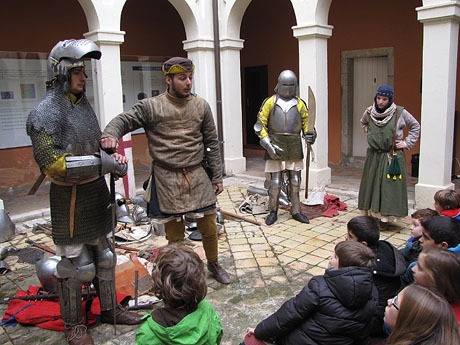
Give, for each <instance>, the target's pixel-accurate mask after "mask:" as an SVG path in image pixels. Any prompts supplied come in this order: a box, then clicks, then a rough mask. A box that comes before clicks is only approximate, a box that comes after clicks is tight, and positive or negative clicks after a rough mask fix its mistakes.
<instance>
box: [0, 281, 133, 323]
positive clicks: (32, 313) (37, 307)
mask: <svg viewBox="0 0 460 345" xmlns="http://www.w3.org/2000/svg"><path fill="white" fill-rule="evenodd" d="M40 289H41V287H38V286H29V289H28V290H27V291H18V292H17V293H16V296H17V297H19V296H30V295H37V294H38V293H39V290H40ZM126 298H128V299H129V298H130V296H128V295H123V294H117V301H118V303H121V302H126V301H125V300H126ZM87 303H89V301H88V300H84V301H83V303H82V310H83V317H84V318H85V317H86V312H85V310H86V306H87ZM26 306H27V307H26ZM24 307H26V308H24ZM21 308H24V309H23V310H21ZM19 310H21V311H19ZM18 311H19V312H18ZM16 312H18V313H17V314H16V315H15V316H14V318H15V319H16V321H17V322H19V323H20V324H24V325H35V326H37V327H40V328H45V329H50V330H53V331H64V322H62V319H61V310H60V306H59V301H45V300H41V301H24V300H19V299H12V300H10V302H9V303H8V308H7V309H6V311H5V314H4V315H3V319H2V321H6V320H8V319H9V318H10V317H12V316H13V315H14V313H16ZM100 314H101V308H100V304H99V298H98V297H96V298H94V299H93V301H92V304H91V309H90V311H89V312H88V322H87V320H86V319H85V320H83V323H85V324H86V323H88V325H94V324H95V323H96V321H97V317H96V316H97V315H100Z"/></svg>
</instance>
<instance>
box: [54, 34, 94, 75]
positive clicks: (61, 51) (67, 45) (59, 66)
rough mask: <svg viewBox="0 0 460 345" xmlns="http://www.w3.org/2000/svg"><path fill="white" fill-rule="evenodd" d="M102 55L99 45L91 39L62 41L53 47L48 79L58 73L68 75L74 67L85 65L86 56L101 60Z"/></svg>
mask: <svg viewBox="0 0 460 345" xmlns="http://www.w3.org/2000/svg"><path fill="white" fill-rule="evenodd" d="M101 55H102V53H101V51H100V49H99V47H98V46H97V45H96V43H94V42H93V41H91V40H87V39H81V40H74V39H71V40H64V41H60V42H58V43H57V44H56V45H55V46H54V48H53V49H51V52H50V55H49V57H48V81H50V80H52V79H53V78H55V77H57V76H58V75H64V76H67V73H68V72H69V71H70V70H71V69H72V68H75V67H83V66H85V62H84V59H85V58H91V59H97V60H99V59H100V58H101Z"/></svg>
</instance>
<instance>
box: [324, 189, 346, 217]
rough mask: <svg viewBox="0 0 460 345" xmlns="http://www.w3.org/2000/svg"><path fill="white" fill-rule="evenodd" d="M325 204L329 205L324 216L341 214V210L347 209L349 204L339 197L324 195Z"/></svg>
mask: <svg viewBox="0 0 460 345" xmlns="http://www.w3.org/2000/svg"><path fill="white" fill-rule="evenodd" d="M324 205H327V206H328V207H327V210H326V212H324V213H323V214H322V216H324V217H330V218H332V217H335V216H338V215H339V211H346V210H347V204H345V203H344V202H342V201H340V199H339V197H337V196H333V195H327V194H326V195H325V196H324Z"/></svg>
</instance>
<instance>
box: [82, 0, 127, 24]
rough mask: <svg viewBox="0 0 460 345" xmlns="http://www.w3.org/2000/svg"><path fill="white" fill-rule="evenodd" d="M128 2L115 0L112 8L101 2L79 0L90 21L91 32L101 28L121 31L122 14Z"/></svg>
mask: <svg viewBox="0 0 460 345" xmlns="http://www.w3.org/2000/svg"><path fill="white" fill-rule="evenodd" d="M126 1H127V0H114V1H112V3H111V5H110V6H107V4H104V3H103V2H101V1H95V0H78V2H79V3H80V5H81V7H82V8H83V11H84V12H85V15H86V19H87V21H88V29H89V31H90V32H91V31H95V30H99V29H100V28H104V29H106V30H107V29H109V28H110V29H111V30H113V31H119V30H120V22H121V13H122V11H123V6H124V5H125V3H126Z"/></svg>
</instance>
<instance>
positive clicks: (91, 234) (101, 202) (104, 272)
mask: <svg viewBox="0 0 460 345" xmlns="http://www.w3.org/2000/svg"><path fill="white" fill-rule="evenodd" d="M100 57H101V52H100V50H99V48H98V47H97V45H96V44H95V43H94V42H92V41H90V40H86V39H81V40H66V41H61V42H59V43H58V44H56V46H55V47H54V48H53V50H52V51H51V53H50V56H49V65H48V82H47V93H46V96H45V98H44V99H43V100H42V101H41V102H40V104H38V105H37V106H36V107H35V108H34V109H33V110H32V111H31V112H30V114H29V117H28V119H27V134H28V135H29V136H30V138H31V140H32V147H33V153H34V158H35V160H36V162H37V164H38V165H39V167H40V170H41V171H42V173H44V174H46V175H48V176H49V177H50V178H51V181H52V183H51V187H50V208H51V222H52V229H53V231H52V236H53V241H54V243H55V244H56V247H57V253H58V255H60V256H61V260H60V261H59V263H58V264H57V267H56V271H57V275H58V293H59V298H60V305H61V314H62V319H63V321H64V323H65V324H66V332H67V330H68V329H69V330H70V329H75V327H77V326H81V323H82V321H83V315H82V307H81V306H82V300H81V292H82V285H90V283H91V282H93V283H94V286H95V287H96V290H97V292H98V296H99V298H100V304H101V311H102V312H104V311H112V310H113V306H114V304H113V303H114V302H113V298H114V297H115V283H114V282H115V281H114V277H113V263H114V257H113V251H112V248H111V245H110V243H109V242H108V240H107V237H106V236H107V234H108V233H109V232H110V231H111V229H112V226H113V223H112V212H111V209H110V194H109V191H108V189H107V184H106V182H105V179H104V177H103V175H104V174H105V173H107V172H112V173H115V174H117V175H120V176H122V175H123V174H125V173H126V164H120V163H118V162H117V161H116V160H115V159H114V158H113V157H111V156H109V155H107V154H105V153H104V152H103V151H101V153H100V155H101V156H98V155H95V153H97V152H98V151H99V147H100V137H101V130H100V128H99V124H98V120H97V117H96V114H95V113H94V111H93V109H92V107H91V105H90V104H89V102H88V99H87V98H86V96H85V94H84V92H82V93H80V94H79V95H74V94H73V93H71V92H70V83H71V77H70V73H71V72H70V71H71V69H73V68H77V67H84V60H83V59H84V58H95V59H99V58H100ZM107 162H109V163H107ZM107 164H109V165H110V168H109V169H107ZM112 320H113V319H112ZM83 327H84V326H83ZM85 332H86V328H85ZM74 333H76V334H77V335H75V334H73V335H72V336H71V337H69V335H68V334H67V333H66V335H67V338H68V341H69V343H71V344H78V343H79V342H75V339H76V340H78V334H80V333H81V331H79V332H78V331H75V332H74ZM87 336H88V337H90V336H89V335H87ZM70 338H72V339H70ZM85 341H86V342H85V343H91V342H92V340H91V341H90V340H88V339H86V340H85Z"/></svg>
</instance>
